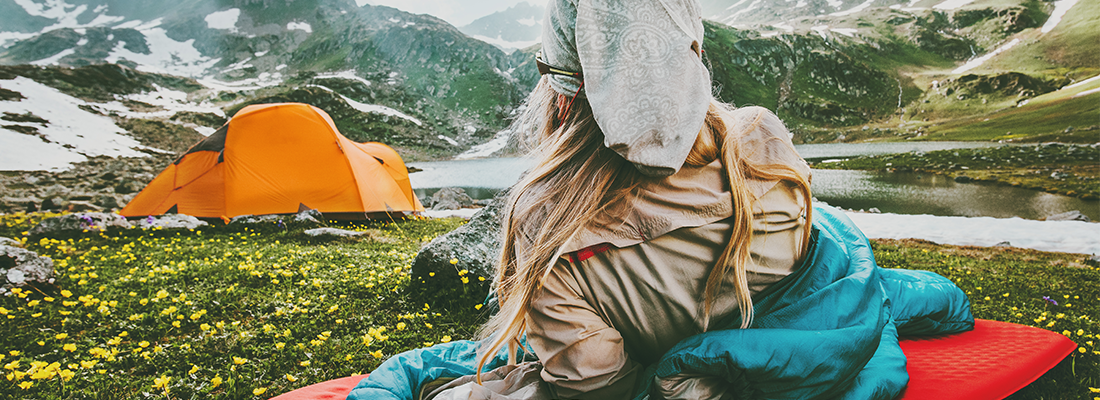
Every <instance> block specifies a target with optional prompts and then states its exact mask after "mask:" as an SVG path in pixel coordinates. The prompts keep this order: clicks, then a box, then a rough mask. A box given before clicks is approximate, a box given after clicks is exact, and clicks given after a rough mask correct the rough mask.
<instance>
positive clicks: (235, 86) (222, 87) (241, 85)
mask: <svg viewBox="0 0 1100 400" xmlns="http://www.w3.org/2000/svg"><path fill="white" fill-rule="evenodd" d="M282 77H283V74H282V73H279V72H276V73H274V74H267V73H266V72H265V73H263V74H260V76H259V77H258V78H250V79H242V80H239V81H233V82H226V81H222V80H218V79H215V78H212V77H209V76H208V77H205V78H199V79H196V80H197V81H198V82H199V83H201V84H202V85H203V86H206V87H208V88H211V89H214V90H216V91H223V92H242V91H246V90H256V89H262V88H265V87H270V86H275V85H278V84H280V83H282V82H283V81H282Z"/></svg>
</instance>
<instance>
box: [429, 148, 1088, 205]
mask: <svg viewBox="0 0 1100 400" xmlns="http://www.w3.org/2000/svg"><path fill="white" fill-rule="evenodd" d="M887 144H889V143H885V144H876V145H880V146H878V147H874V146H871V147H868V146H864V147H862V150H861V151H864V152H866V151H869V150H879V149H882V147H881V145H887ZM937 144H941V145H942V144H943V143H942V142H941V143H937ZM968 144H973V143H968ZM813 146H821V145H813ZM844 146H853V145H844ZM841 149H843V148H837V149H834V150H841ZM800 151H801V150H800ZM814 151H818V152H817V153H814V154H826V153H827V152H825V151H824V150H820V151H819V150H814ZM828 154H829V155H828V156H827V157H842V156H843V155H842V154H840V153H838V152H832V153H828ZM863 154H866V153H863ZM409 165H410V166H413V167H416V168H420V169H422V171H420V172H416V173H412V174H409V179H410V180H411V181H412V186H413V189H414V190H415V192H416V194H417V196H421V197H422V198H423V197H424V196H426V195H430V194H432V193H435V191H436V190H438V189H439V188H441V187H448V186H451V187H461V188H464V189H466V191H467V193H468V194H469V195H470V197H473V198H475V199H487V198H491V197H492V196H493V195H495V194H496V193H497V192H499V191H500V190H502V189H505V188H508V187H509V186H511V185H512V184H514V183H515V182H516V181H518V180H519V177H520V175H522V174H523V172H524V171H526V170H527V169H528V168H530V167H531V165H532V163H531V160H529V159H525V158H488V159H480V160H462V161H437V162H419V163H409ZM813 174H814V175H813V187H812V189H813V192H814V197H817V198H818V199H819V200H821V201H824V202H826V203H829V204H832V205H834V206H838V207H844V208H849V209H856V210H859V209H870V208H878V209H879V210H880V211H882V212H889V213H897V214H931V215H941V216H965V217H978V216H986V217H997V218H1009V217H1021V218H1027V219H1038V218H1042V217H1046V216H1049V215H1054V214H1059V213H1063V212H1066V211H1073V210H1079V211H1081V212H1082V213H1084V214H1085V215H1088V216H1089V218H1091V219H1092V220H1094V221H1095V220H1100V202H1097V201H1085V200H1080V199H1076V198H1072V197H1067V196H1061V195H1055V194H1050V193H1043V192H1038V191H1034V190H1027V189H1020V188H1015V187H1010V186H999V185H994V184H981V183H956V182H955V181H954V180H952V179H950V178H947V177H944V176H940V175H933V174H918V173H901V172H893V173H887V172H865V171H834V170H814V172H813Z"/></svg>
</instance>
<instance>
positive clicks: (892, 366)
mask: <svg viewBox="0 0 1100 400" xmlns="http://www.w3.org/2000/svg"><path fill="white" fill-rule="evenodd" d="M811 236H812V242H811V247H810V251H809V254H808V256H807V257H806V258H805V260H804V261H803V263H804V264H803V265H802V266H801V267H800V268H799V269H798V271H797V272H796V273H794V274H792V275H790V276H788V277H787V278H785V279H783V280H782V281H780V282H779V283H777V284H775V285H772V287H770V288H769V289H768V290H767V292H765V293H763V294H762V296H761V298H760V300H758V301H757V302H756V304H754V311H755V318H754V320H753V325H752V328H751V329H720V330H714V331H710V332H706V333H702V334H699V335H695V336H692V337H689V338H686V339H684V340H682V341H681V342H680V343H678V344H677V345H676V346H674V347H673V348H672V349H671V350H669V351H668V352H667V353H666V354H665V355H664V356H663V357H662V358H661V359H660V361H658V362H657V363H656V364H654V365H651V366H649V368H648V369H647V370H646V371H647V374H648V375H649V376H650V377H647V378H643V379H640V380H639V387H638V388H637V390H636V391H635V398H636V399H644V398H646V397H647V396H648V395H649V394H650V388H651V386H652V385H653V383H654V382H655V380H659V379H664V378H670V377H674V376H677V375H680V374H689V375H695V376H698V375H710V376H718V377H720V378H722V379H723V380H724V381H725V382H727V384H728V391H729V393H728V394H730V395H732V397H733V398H761V399H814V398H842V399H892V398H894V397H896V396H897V395H898V394H899V393H901V391H902V389H904V388H905V385H906V384H907V383H908V379H909V377H908V374H907V373H906V372H905V355H904V354H903V353H902V351H901V348H900V347H899V346H898V335H899V334H901V335H933V334H943V333H953V332H961V331H965V330H970V329H972V328H973V326H974V318H973V316H972V315H971V313H970V302H969V300H968V299H967V298H966V295H965V294H964V293H963V292H962V291H961V290H960V289H959V288H958V287H957V286H955V285H954V284H953V283H952V282H951V281H949V280H948V279H946V278H944V277H942V276H940V275H937V274H934V273H931V272H926V271H910V270H901V269H882V268H879V267H878V266H877V265H876V264H875V260H874V255H873V254H872V252H871V247H870V243H869V242H868V241H867V238H866V237H865V236H864V235H863V233H862V232H860V231H859V229H858V228H856V226H855V224H853V223H852V221H851V220H850V219H848V217H847V216H845V215H844V214H843V213H842V212H841V211H838V210H836V209H833V208H831V207H828V206H817V205H815V207H814V218H813V230H812V234H811ZM718 326H720V327H737V326H740V319H739V318H732V319H730V320H727V321H719V325H718ZM476 348H477V343H475V342H469V341H462V342H454V343H446V344H441V345H436V346H433V347H430V348H427V349H417V350H413V351H409V352H405V353H402V354H399V355H397V356H394V357H393V358H391V359H389V360H387V361H386V362H385V363H383V364H382V365H381V366H380V367H379V368H378V369H377V370H375V371H374V372H372V373H371V375H370V376H369V377H368V378H366V379H363V381H362V382H360V383H359V385H358V386H356V388H355V389H353V390H352V392H351V393H350V394H349V395H348V399H349V400H353V399H401V400H412V399H415V398H416V393H417V391H418V390H419V388H420V387H421V386H422V385H423V384H424V383H426V382H431V381H433V380H435V379H437V378H440V377H460V376H465V375H469V374H473V373H474V368H475V367H476V362H475V353H476ZM528 357H530V355H528ZM505 360H506V358H505V357H504V353H503V352H502V353H501V354H500V355H498V356H497V357H496V358H495V359H494V360H493V362H492V363H491V365H486V367H485V370H490V369H493V368H495V367H498V366H501V365H503V364H504V363H505Z"/></svg>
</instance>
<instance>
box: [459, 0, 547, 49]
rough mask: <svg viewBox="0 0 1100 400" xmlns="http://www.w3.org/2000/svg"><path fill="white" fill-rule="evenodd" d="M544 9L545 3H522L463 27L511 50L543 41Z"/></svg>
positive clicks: (502, 47)
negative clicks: (543, 4)
mask: <svg viewBox="0 0 1100 400" xmlns="http://www.w3.org/2000/svg"><path fill="white" fill-rule="evenodd" d="M544 12H545V8H544V7H543V6H541V5H534V4H532V3H526V2H525V3H519V4H516V5H514V6H512V7H509V8H508V9H507V10H504V11H500V12H495V13H492V14H489V15H486V16H484V17H481V18H478V19H477V20H475V21H474V22H471V23H470V24H469V25H466V26H464V27H462V28H460V29H461V30H462V33H465V34H467V35H470V37H473V38H475V39H478V40H481V41H484V42H486V43H490V44H492V45H495V46H497V47H500V48H501V50H504V51H508V52H511V51H514V50H517V49H522V48H525V47H531V46H533V45H535V44H538V43H539V42H540V41H541V36H542V17H543V13H544Z"/></svg>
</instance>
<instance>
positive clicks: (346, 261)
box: [0, 214, 1100, 399]
mask: <svg viewBox="0 0 1100 400" xmlns="http://www.w3.org/2000/svg"><path fill="white" fill-rule="evenodd" d="M48 216H50V215H48V214H9V215H2V216H0V236H6V237H14V238H21V237H22V233H23V232H25V231H27V230H29V229H30V228H31V227H33V226H34V225H35V224H36V223H37V221H39V220H41V219H42V218H44V217H48ZM463 223H464V221H463V220H460V219H434V220H429V219H412V220H407V221H401V222H396V223H370V224H360V225H349V226H345V227H346V228H351V229H356V230H360V231H368V234H367V235H363V236H361V237H360V238H359V239H338V240H319V239H315V238H310V237H308V236H305V235H304V234H303V233H302V232H301V231H300V230H298V231H295V230H290V231H285V230H282V229H280V228H279V227H277V226H275V225H271V226H266V225H265V226H260V227H253V228H237V227H233V226H215V227H204V228H200V229H196V230H193V231H192V230H152V231H143V230H139V229H131V230H108V231H106V232H98V231H90V232H85V233H80V234H76V235H73V236H67V237H56V238H41V239H37V240H27V241H26V243H25V246H26V248H28V249H30V250H34V251H36V252H38V253H39V254H41V255H44V256H48V257H50V258H52V259H53V260H54V261H55V267H56V269H57V272H58V275H57V279H56V282H55V283H54V284H52V285H47V286H40V287H35V288H26V289H23V290H18V291H13V292H14V293H11V294H9V295H8V296H2V297H0V320H3V321H4V322H3V324H2V325H0V365H2V366H3V367H4V370H3V371H2V374H3V375H4V377H5V379H0V398H28V399H69V398H86V399H123V398H164V399H191V398H213V399H248V398H268V397H272V396H275V395H278V394H280V393H284V392H287V391H290V390H293V389H296V388H299V387H303V386H307V385H310V384H313V383H317V382H320V381H323V380H328V379H334V378H338V377H343V376H349V375H353V374H360V373H366V372H370V371H371V370H372V369H374V368H375V367H377V366H378V365H379V364H380V363H381V362H382V361H384V360H385V359H386V358H387V357H389V356H391V355H393V354H396V353H399V352H402V351H405V350H409V349H413V348H417V347H422V346H428V345H431V344H434V343H441V342H447V341H451V340H459V339H468V338H470V337H471V335H472V333H473V331H474V330H475V329H476V328H477V326H478V325H479V324H480V323H481V322H482V321H484V319H485V317H486V315H484V313H483V311H482V310H481V309H480V305H479V304H480V301H481V298H479V297H480V293H481V292H480V291H479V290H476V289H475V288H474V287H473V285H475V284H476V282H469V280H468V279H461V278H463V276H462V275H464V273H463V271H462V266H461V265H455V269H456V272H455V274H453V275H451V274H441V276H438V277H435V278H438V279H448V280H453V281H454V283H453V287H454V288H455V290H454V291H452V292H450V294H449V295H439V294H432V295H425V294H422V293H418V292H417V289H416V288H415V286H414V285H410V264H411V262H412V259H413V258H414V257H415V255H416V252H417V250H418V249H419V248H420V246H422V245H423V244H425V243H427V242H428V241H430V240H431V239H433V238H435V237H437V236H438V235H440V234H442V233H445V232H447V231H449V230H452V229H454V228H456V227H458V226H460V225H461V224H463ZM874 248H875V253H876V257H878V260H879V263H880V265H882V266H884V267H888V268H890V267H905V268H915V269H925V270H931V271H935V272H937V273H940V274H942V275H945V276H947V277H948V278H950V279H952V280H953V281H955V282H956V283H957V284H958V285H959V286H960V287H962V288H963V290H965V291H966V292H967V293H968V294H969V296H970V298H971V300H972V303H973V308H974V313H975V315H976V316H977V317H979V318H988V319H995V320H1001V321H1008V322H1014V323H1021V324H1025V325H1031V326H1036V327H1039V328H1043V329H1047V330H1051V331H1054V332H1058V333H1061V334H1063V335H1066V336H1067V337H1069V338H1070V339H1073V340H1074V341H1076V342H1077V344H1078V347H1079V348H1078V350H1077V351H1075V352H1074V353H1073V355H1072V356H1070V357H1068V358H1067V359H1066V361H1065V362H1063V363H1062V364H1060V365H1059V366H1058V367H1056V368H1055V369H1054V370H1053V371H1052V372H1050V373H1048V374H1047V375H1045V376H1044V377H1042V378H1041V379H1040V380H1039V381H1037V382H1036V383H1034V384H1032V385H1031V386H1029V387H1028V388H1025V389H1024V390H1023V391H1022V392H1021V393H1018V394H1017V395H1016V396H1014V398H1020V399H1033V398H1034V399H1038V398H1045V399H1065V398H1094V397H1096V396H1100V394H1094V392H1096V391H1100V389H1093V388H1096V387H1100V348H1098V347H1097V346H1096V345H1097V342H1100V325H1098V321H1097V320H1096V318H1100V270H1098V269H1097V268H1096V266H1094V265H1088V264H1087V262H1086V260H1085V257H1084V256H1081V255H1073V254H1059V253H1044V252H1038V251H1031V250H1020V249H1004V248H973V247H956V246H941V245H936V244H932V243H928V242H920V241H877V242H876V243H874ZM442 275H448V276H442ZM467 288H469V289H470V290H466V289H467ZM426 298H427V299H429V300H425V299H426Z"/></svg>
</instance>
